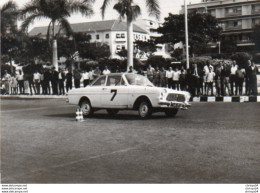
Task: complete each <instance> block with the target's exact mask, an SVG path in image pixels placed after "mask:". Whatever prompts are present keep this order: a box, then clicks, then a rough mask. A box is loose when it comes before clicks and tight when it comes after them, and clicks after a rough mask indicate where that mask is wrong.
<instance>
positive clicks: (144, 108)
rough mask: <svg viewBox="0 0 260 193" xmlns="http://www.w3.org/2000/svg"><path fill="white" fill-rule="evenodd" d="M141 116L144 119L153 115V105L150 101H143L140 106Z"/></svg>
mask: <svg viewBox="0 0 260 193" xmlns="http://www.w3.org/2000/svg"><path fill="white" fill-rule="evenodd" d="M138 113H139V116H140V117H141V118H142V119H147V118H149V117H150V116H151V115H152V106H151V104H150V103H149V102H148V101H142V102H140V104H139V108H138Z"/></svg>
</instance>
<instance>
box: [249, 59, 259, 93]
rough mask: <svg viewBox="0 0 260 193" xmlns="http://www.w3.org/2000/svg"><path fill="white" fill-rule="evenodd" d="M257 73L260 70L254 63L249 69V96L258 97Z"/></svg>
mask: <svg viewBox="0 0 260 193" xmlns="http://www.w3.org/2000/svg"><path fill="white" fill-rule="evenodd" d="M257 73H258V68H257V66H256V65H255V63H254V62H251V66H250V67H249V88H250V89H249V94H250V95H254V96H257V77H256V76H257Z"/></svg>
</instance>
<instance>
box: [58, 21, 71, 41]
mask: <svg viewBox="0 0 260 193" xmlns="http://www.w3.org/2000/svg"><path fill="white" fill-rule="evenodd" d="M59 25H60V29H59V32H58V35H59V33H60V31H61V30H62V31H63V32H64V33H66V35H67V36H68V37H69V36H70V35H72V36H73V30H72V28H71V25H70V23H69V21H68V20H67V19H66V18H61V19H60V20H59Z"/></svg>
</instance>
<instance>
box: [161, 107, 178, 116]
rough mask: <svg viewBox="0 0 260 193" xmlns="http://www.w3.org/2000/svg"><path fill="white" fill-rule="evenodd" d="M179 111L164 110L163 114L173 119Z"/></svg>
mask: <svg viewBox="0 0 260 193" xmlns="http://www.w3.org/2000/svg"><path fill="white" fill-rule="evenodd" d="M178 111H179V109H166V110H165V111H164V112H165V114H166V116H167V117H175V116H176V114H177V113H178Z"/></svg>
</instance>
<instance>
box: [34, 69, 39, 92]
mask: <svg viewBox="0 0 260 193" xmlns="http://www.w3.org/2000/svg"><path fill="white" fill-rule="evenodd" d="M40 81H41V74H40V73H39V72H38V70H36V71H35V73H34V74H33V82H34V84H35V87H36V93H35V94H40V89H41V85H40Z"/></svg>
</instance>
